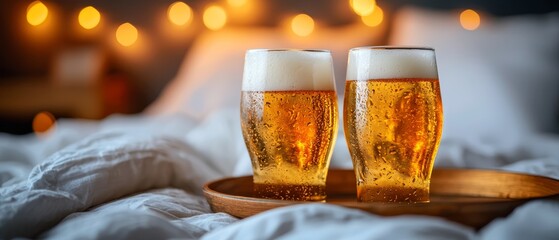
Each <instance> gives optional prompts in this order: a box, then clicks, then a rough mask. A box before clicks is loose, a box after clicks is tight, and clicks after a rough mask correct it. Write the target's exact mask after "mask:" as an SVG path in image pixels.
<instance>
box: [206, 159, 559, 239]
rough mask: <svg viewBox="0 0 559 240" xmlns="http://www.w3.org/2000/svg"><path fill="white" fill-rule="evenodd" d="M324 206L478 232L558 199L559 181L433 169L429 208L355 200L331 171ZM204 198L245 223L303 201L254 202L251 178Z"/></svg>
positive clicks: (348, 184) (349, 178) (341, 173)
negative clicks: (434, 220)
mask: <svg viewBox="0 0 559 240" xmlns="http://www.w3.org/2000/svg"><path fill="white" fill-rule="evenodd" d="M326 192H327V198H326V203H330V204H336V205H339V206H344V207H349V208H357V209H361V210H364V211H367V212H371V213H374V214H378V215H383V216H394V215H402V214H416V215H428V216H439V217H443V218H446V219H448V220H451V221H454V222H458V223H462V224H465V225H468V226H471V227H474V228H477V229H479V228H481V227H483V226H485V225H486V224H487V223H489V222H491V221H492V220H493V219H495V218H498V217H505V216H507V215H508V214H509V213H510V212H512V210H513V209H514V208H515V207H517V206H519V205H521V204H523V203H525V202H527V201H530V200H533V199H559V181H558V180H555V179H551V178H546V177H540V176H533V175H525V174H519V173H510V172H503V171H492V170H473V169H472V170H468V169H435V170H434V171H433V175H432V178H431V202H429V203H414V204H407V203H364V202H358V201H357V199H356V187H355V175H354V172H353V170H330V172H329V173H328V180H327V183H326ZM204 194H205V196H206V198H207V199H208V203H209V204H210V206H211V208H212V210H213V211H214V212H226V213H229V214H231V215H233V216H236V217H239V218H244V217H248V216H252V215H254V214H257V213H260V212H263V211H266V210H270V209H273V208H277V207H283V206H288V205H293V204H304V203H309V202H304V201H284V200H275V199H263V198H257V197H254V196H253V191H252V176H246V177H238V178H226V179H221V180H217V181H214V182H210V183H207V184H206V185H205V186H204Z"/></svg>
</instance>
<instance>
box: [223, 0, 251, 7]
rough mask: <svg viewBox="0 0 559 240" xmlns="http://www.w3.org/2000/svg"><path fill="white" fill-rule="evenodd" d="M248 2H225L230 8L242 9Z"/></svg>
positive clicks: (228, 0)
mask: <svg viewBox="0 0 559 240" xmlns="http://www.w3.org/2000/svg"><path fill="white" fill-rule="evenodd" d="M247 2H248V0H227V4H229V6H231V7H242V6H243V5H245V4H247Z"/></svg>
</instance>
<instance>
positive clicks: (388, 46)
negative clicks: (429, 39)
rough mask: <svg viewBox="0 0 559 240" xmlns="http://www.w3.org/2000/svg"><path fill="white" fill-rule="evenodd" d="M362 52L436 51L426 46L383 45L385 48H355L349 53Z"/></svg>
mask: <svg viewBox="0 0 559 240" xmlns="http://www.w3.org/2000/svg"><path fill="white" fill-rule="evenodd" d="M360 50H425V51H433V52H434V51H435V49H434V48H432V47H426V46H392V45H383V46H363V47H355V48H352V49H350V50H349V51H360Z"/></svg>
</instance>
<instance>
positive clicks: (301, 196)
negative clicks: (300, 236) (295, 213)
mask: <svg viewBox="0 0 559 240" xmlns="http://www.w3.org/2000/svg"><path fill="white" fill-rule="evenodd" d="M316 71H321V72H320V73H316ZM337 121H338V111H337V97H336V92H335V88H334V82H333V75H332V62H331V55H330V53H329V52H327V51H301V50H300V51H296V50H251V51H248V52H247V56H246V60H245V72H244V77H243V91H242V93H241V127H242V132H243V136H244V140H245V143H246V146H247V149H248V152H249V155H250V158H251V161H252V168H253V172H254V178H253V180H254V191H255V194H256V195H257V196H258V197H264V198H275V199H284V200H310V201H321V200H324V199H325V197H326V191H325V184H326V177H327V170H328V166H329V163H330V157H331V154H332V148H333V146H334V143H335V139H336V133H337V129H338V122H337Z"/></svg>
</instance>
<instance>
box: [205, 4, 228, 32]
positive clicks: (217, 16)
mask: <svg viewBox="0 0 559 240" xmlns="http://www.w3.org/2000/svg"><path fill="white" fill-rule="evenodd" d="M203 21H204V25H205V26H206V27H207V28H208V29H210V30H214V31H215V30H219V29H221V28H223V26H225V24H226V23H227V13H226V12H225V10H224V9H223V8H222V7H220V6H217V5H212V6H209V7H208V8H206V10H205V11H204V16H203Z"/></svg>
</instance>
